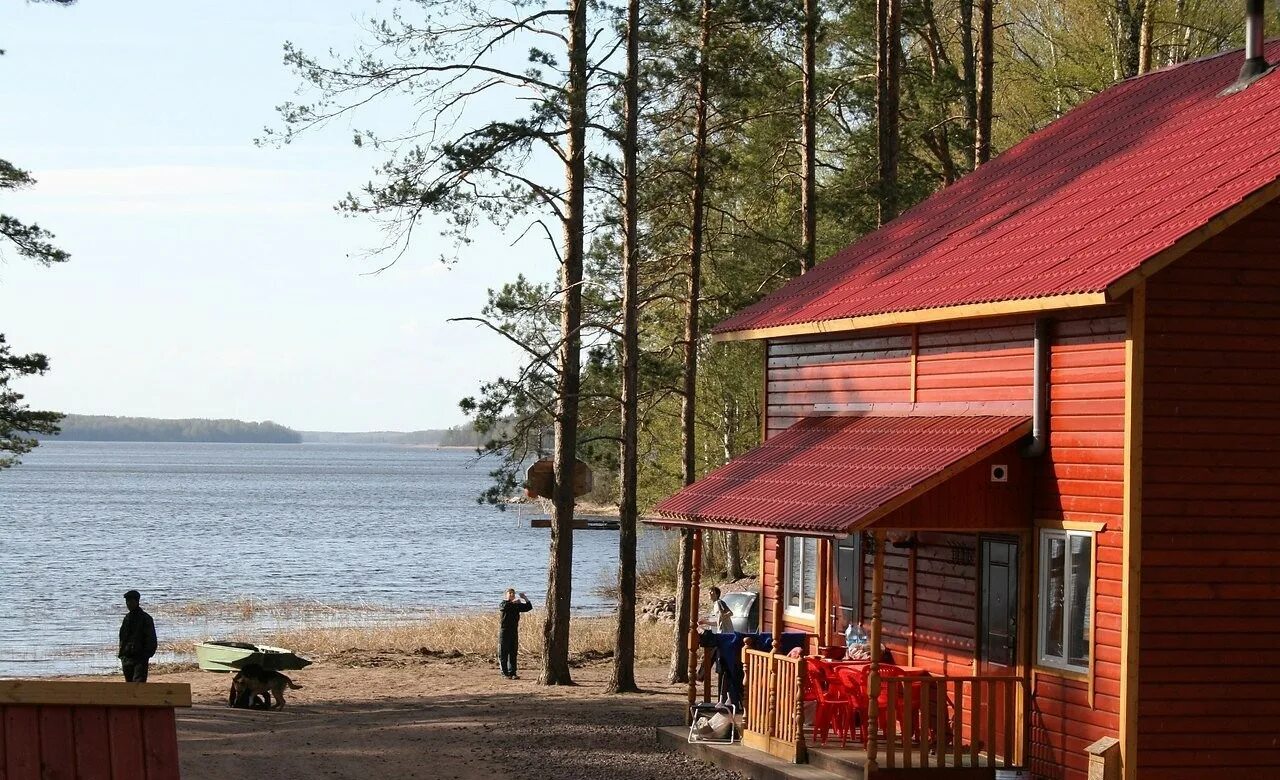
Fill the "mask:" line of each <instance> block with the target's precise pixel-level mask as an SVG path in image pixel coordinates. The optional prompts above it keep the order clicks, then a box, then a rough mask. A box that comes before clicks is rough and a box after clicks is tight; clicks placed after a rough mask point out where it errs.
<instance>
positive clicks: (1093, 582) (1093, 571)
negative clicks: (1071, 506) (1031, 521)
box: [1089, 536, 1098, 709]
mask: <svg viewBox="0 0 1280 780" xmlns="http://www.w3.org/2000/svg"><path fill="white" fill-rule="evenodd" d="M1089 594H1090V599H1089V601H1090V606H1092V607H1093V614H1092V615H1090V616H1089V709H1094V704H1093V702H1094V684H1095V682H1096V681H1097V679H1098V665H1097V664H1095V663H1094V662H1093V661H1094V658H1095V657H1096V656H1097V655H1098V537H1097V536H1094V537H1093V549H1092V550H1091V551H1090V554H1089Z"/></svg>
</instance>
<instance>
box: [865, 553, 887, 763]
mask: <svg viewBox="0 0 1280 780" xmlns="http://www.w3.org/2000/svg"><path fill="white" fill-rule="evenodd" d="M875 545H876V553H875V556H876V557H875V568H874V569H873V570H872V575H871V638H870V644H871V647H870V650H871V669H870V670H869V671H870V673H869V674H868V675H867V766H866V774H867V775H870V774H871V773H872V772H875V771H876V770H878V769H879V768H880V766H879V763H878V761H877V760H876V759H877V756H878V755H879V753H880V745H879V739H878V737H879V724H880V705H879V701H880V606H881V602H882V601H883V600H884V531H876V532H875Z"/></svg>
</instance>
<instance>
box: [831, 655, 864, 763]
mask: <svg viewBox="0 0 1280 780" xmlns="http://www.w3.org/2000/svg"><path fill="white" fill-rule="evenodd" d="M835 671H836V680H838V681H839V683H840V685H841V687H843V688H844V689H845V690H846V691H848V692H849V699H850V700H851V701H852V703H853V711H852V712H851V713H850V720H851V722H850V724H849V725H850V731H852V732H853V735H854V737H855V738H856V739H857V740H858V741H860V742H862V744H864V745H865V744H867V691H866V688H865V687H864V683H863V681H862V679H861V678H860V676H859V670H857V669H854V668H851V667H848V666H837V667H836V670H835Z"/></svg>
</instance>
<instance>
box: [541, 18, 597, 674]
mask: <svg viewBox="0 0 1280 780" xmlns="http://www.w3.org/2000/svg"><path fill="white" fill-rule="evenodd" d="M568 57H569V86H568V91H567V95H566V98H567V101H568V107H569V133H568V146H567V148H566V150H565V151H566V156H567V158H568V161H567V163H566V164H565V178H566V182H565V184H566V190H567V196H568V202H567V203H566V208H565V211H566V213H565V219H564V251H563V261H562V263H561V266H560V285H561V289H563V291H564V293H563V295H564V298H563V299H562V301H561V304H560V330H561V338H562V343H561V345H560V350H559V352H560V354H559V363H560V376H559V383H558V384H559V386H558V387H557V388H556V392H557V397H556V421H555V453H554V461H555V489H554V492H553V495H552V517H551V561H550V567H549V570H548V572H547V617H546V623H545V624H544V626H543V642H544V646H545V649H544V651H543V654H542V674H541V676H540V677H539V680H538V681H539V682H540V683H542V684H543V685H571V684H573V679H572V677H571V676H570V674H569V605H570V602H571V599H572V595H573V510H574V490H573V487H574V471H575V468H576V465H577V450H578V392H579V383H580V379H581V376H580V374H581V354H580V353H581V348H582V334H581V325H582V260H583V211H584V206H585V186H584V185H585V182H586V126H587V1H586V0H570V2H569V49H568Z"/></svg>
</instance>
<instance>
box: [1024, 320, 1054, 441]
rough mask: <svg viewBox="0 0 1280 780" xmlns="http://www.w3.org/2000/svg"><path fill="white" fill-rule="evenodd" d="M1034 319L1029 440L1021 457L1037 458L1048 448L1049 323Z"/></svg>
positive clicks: (1049, 321)
mask: <svg viewBox="0 0 1280 780" xmlns="http://www.w3.org/2000/svg"><path fill="white" fill-rule="evenodd" d="M1050 323H1051V320H1050V319H1049V318H1048V317H1043V318H1041V319H1038V320H1036V325H1035V336H1034V341H1033V347H1032V362H1033V367H1032V374H1031V441H1030V442H1028V443H1027V445H1026V446H1025V447H1023V448H1022V457H1024V458H1038V457H1040V456H1041V455H1044V454H1045V452H1046V451H1047V450H1048V449H1049V325H1050Z"/></svg>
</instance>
